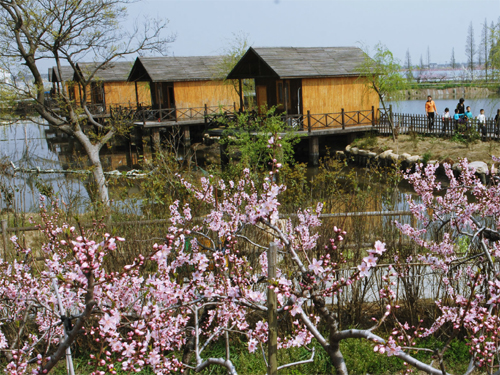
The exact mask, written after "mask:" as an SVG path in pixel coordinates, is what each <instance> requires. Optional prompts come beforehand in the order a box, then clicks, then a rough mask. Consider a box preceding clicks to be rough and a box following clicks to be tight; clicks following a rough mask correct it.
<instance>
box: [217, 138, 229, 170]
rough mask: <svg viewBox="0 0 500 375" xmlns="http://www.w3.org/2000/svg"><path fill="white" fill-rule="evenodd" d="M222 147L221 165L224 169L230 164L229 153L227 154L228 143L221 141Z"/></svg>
mask: <svg viewBox="0 0 500 375" xmlns="http://www.w3.org/2000/svg"><path fill="white" fill-rule="evenodd" d="M219 149H220V166H221V169H222V170H224V169H225V168H226V165H227V164H229V155H228V154H227V143H225V142H224V143H219Z"/></svg>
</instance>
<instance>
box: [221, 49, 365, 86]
mask: <svg viewBox="0 0 500 375" xmlns="http://www.w3.org/2000/svg"><path fill="white" fill-rule="evenodd" d="M365 58H366V54H365V53H364V52H363V51H362V50H361V49H360V48H357V47H307V48H306V47H304V48H302V47H301V48H299V47H279V48H274V47H273V48H271V47H269V48H268V47H259V48H253V47H250V48H249V49H248V51H247V52H246V53H245V55H244V56H243V57H242V58H241V59H240V61H239V62H238V63H237V64H236V66H235V67H234V68H233V70H232V71H231V72H230V73H229V75H228V76H227V78H228V79H242V78H271V77H272V78H276V79H288V78H312V77H338V76H356V75H359V73H358V67H359V65H360V64H362V63H363V61H364V60H365Z"/></svg>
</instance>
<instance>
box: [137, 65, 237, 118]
mask: <svg viewBox="0 0 500 375" xmlns="http://www.w3.org/2000/svg"><path fill="white" fill-rule="evenodd" d="M220 62H221V57H220V56H189V57H176V56H163V57H138V58H137V59H136V61H135V63H134V66H133V67H132V70H131V72H130V75H129V77H128V80H129V81H130V82H140V81H146V82H149V84H150V88H151V102H152V106H153V109H162V108H163V109H167V108H169V109H174V108H175V109H177V115H176V116H175V118H176V119H177V120H182V119H183V117H186V119H187V118H189V117H193V116H189V115H188V109H189V110H190V112H191V113H200V117H203V108H205V107H212V108H217V107H219V106H220V107H228V106H231V107H233V106H234V103H235V102H237V101H238V94H237V93H236V90H234V88H233V86H232V85H227V84H224V82H223V80H222V79H217V78H216V75H217V67H218V65H219V64H220Z"/></svg>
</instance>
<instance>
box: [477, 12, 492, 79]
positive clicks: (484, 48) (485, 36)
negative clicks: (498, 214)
mask: <svg viewBox="0 0 500 375" xmlns="http://www.w3.org/2000/svg"><path fill="white" fill-rule="evenodd" d="M480 49H481V52H480V53H479V59H480V60H479V61H480V63H479V65H481V57H482V58H483V59H484V75H485V77H484V78H485V80H486V81H487V80H488V67H489V55H490V41H489V30H488V21H487V20H486V18H485V19H484V23H483V27H482V29H481V44H480Z"/></svg>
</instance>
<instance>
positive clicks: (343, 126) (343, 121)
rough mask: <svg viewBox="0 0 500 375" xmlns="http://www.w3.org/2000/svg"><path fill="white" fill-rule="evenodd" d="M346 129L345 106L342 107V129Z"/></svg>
mask: <svg viewBox="0 0 500 375" xmlns="http://www.w3.org/2000/svg"><path fill="white" fill-rule="evenodd" d="M344 129H345V118H344V108H342V130H344Z"/></svg>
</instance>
